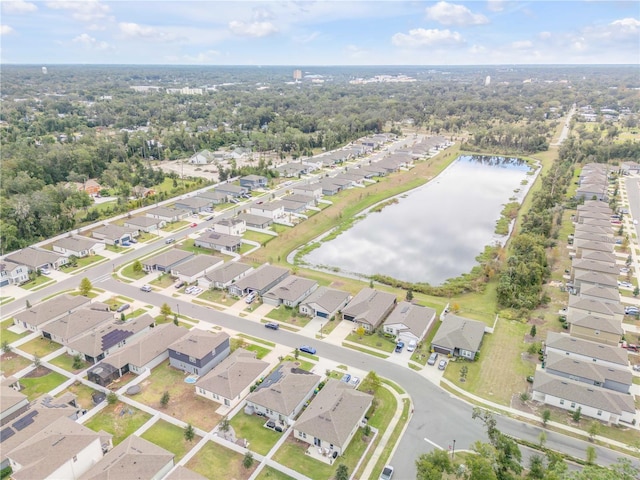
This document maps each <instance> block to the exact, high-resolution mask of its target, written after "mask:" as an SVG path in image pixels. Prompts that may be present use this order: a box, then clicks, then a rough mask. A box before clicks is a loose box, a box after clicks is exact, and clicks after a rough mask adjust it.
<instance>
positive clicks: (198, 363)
mask: <svg viewBox="0 0 640 480" xmlns="http://www.w3.org/2000/svg"><path fill="white" fill-rule="evenodd" d="M229 338H230V337H229V335H228V334H226V333H224V332H218V333H211V332H207V331H204V330H198V329H194V330H191V331H190V332H189V333H188V334H187V335H185V336H184V337H182V338H180V339H179V340H177V341H176V342H174V343H172V344H171V345H169V364H170V365H171V366H172V367H175V368H177V369H179V370H183V371H185V372H188V373H193V374H196V375H205V374H206V373H208V372H209V371H210V370H211V369H212V368H213V367H215V366H216V365H218V364H219V363H220V362H222V361H223V360H224V359H225V358H227V357H228V356H229V353H230V352H231V346H230V344H229Z"/></svg>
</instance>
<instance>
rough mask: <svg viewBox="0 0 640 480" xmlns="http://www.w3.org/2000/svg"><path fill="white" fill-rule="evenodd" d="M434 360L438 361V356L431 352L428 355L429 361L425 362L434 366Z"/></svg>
mask: <svg viewBox="0 0 640 480" xmlns="http://www.w3.org/2000/svg"><path fill="white" fill-rule="evenodd" d="M436 360H438V354H437V353H435V352H433V353H432V354H431V355H429V360H427V363H428V364H429V365H435V364H436Z"/></svg>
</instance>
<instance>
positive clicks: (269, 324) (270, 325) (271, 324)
mask: <svg viewBox="0 0 640 480" xmlns="http://www.w3.org/2000/svg"><path fill="white" fill-rule="evenodd" d="M264 326H265V327H267V328H270V329H272V330H278V329H279V328H280V324H279V323H276V322H267V323H265V324H264Z"/></svg>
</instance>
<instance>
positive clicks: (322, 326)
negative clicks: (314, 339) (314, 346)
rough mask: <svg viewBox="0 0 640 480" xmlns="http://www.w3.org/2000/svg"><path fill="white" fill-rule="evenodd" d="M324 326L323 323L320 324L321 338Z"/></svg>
mask: <svg viewBox="0 0 640 480" xmlns="http://www.w3.org/2000/svg"><path fill="white" fill-rule="evenodd" d="M323 328H324V325H323V324H320V340H322V329H323Z"/></svg>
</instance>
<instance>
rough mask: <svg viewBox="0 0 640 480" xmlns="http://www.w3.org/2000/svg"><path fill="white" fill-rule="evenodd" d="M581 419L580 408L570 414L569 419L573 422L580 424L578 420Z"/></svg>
mask: <svg viewBox="0 0 640 480" xmlns="http://www.w3.org/2000/svg"><path fill="white" fill-rule="evenodd" d="M581 417H582V407H578V408H576V409H575V410H574V411H573V413H572V414H571V418H572V419H573V421H574V422H576V423H580V418H581Z"/></svg>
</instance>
